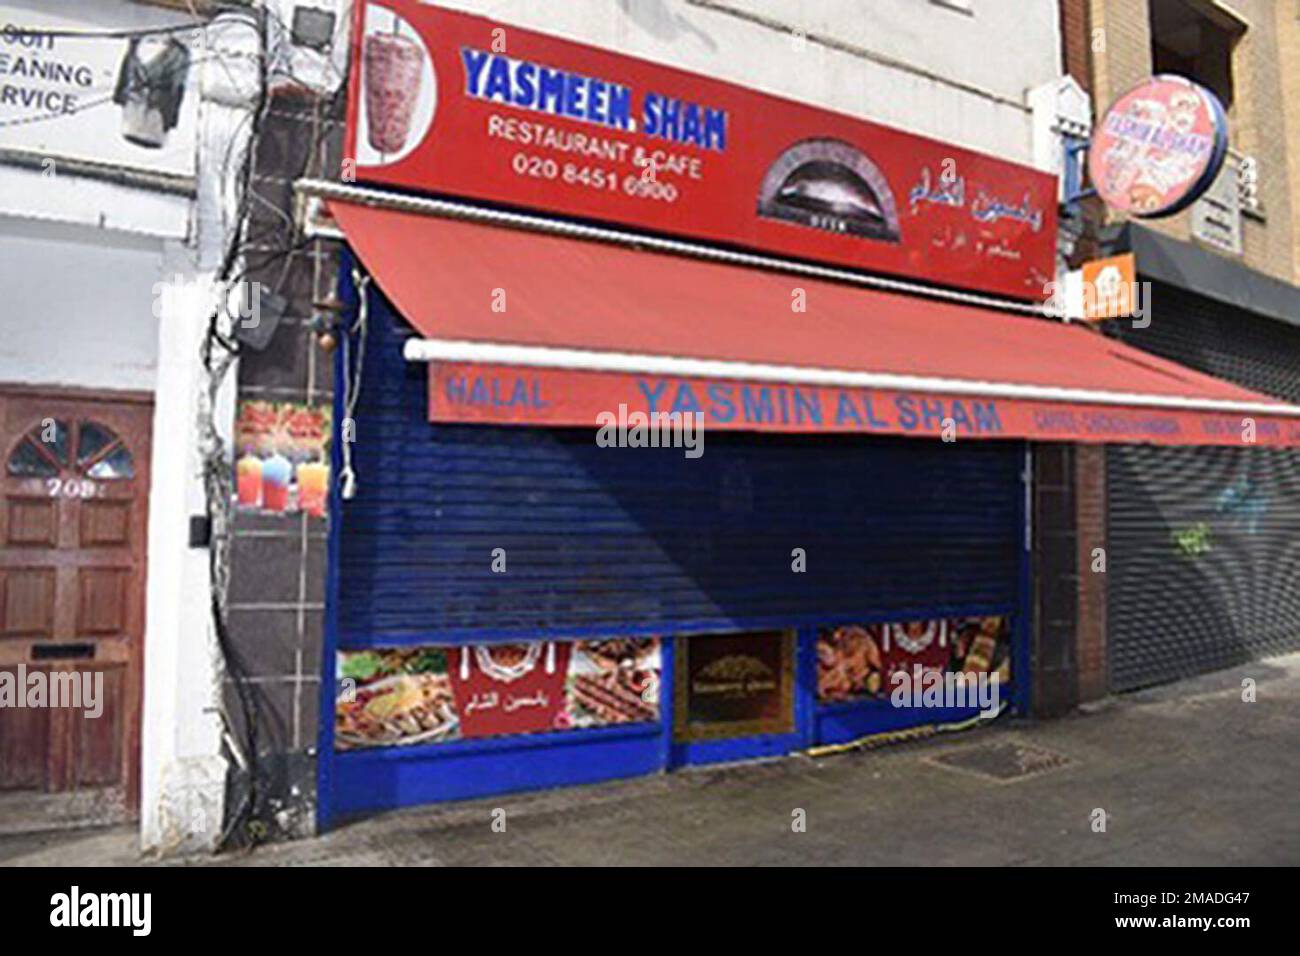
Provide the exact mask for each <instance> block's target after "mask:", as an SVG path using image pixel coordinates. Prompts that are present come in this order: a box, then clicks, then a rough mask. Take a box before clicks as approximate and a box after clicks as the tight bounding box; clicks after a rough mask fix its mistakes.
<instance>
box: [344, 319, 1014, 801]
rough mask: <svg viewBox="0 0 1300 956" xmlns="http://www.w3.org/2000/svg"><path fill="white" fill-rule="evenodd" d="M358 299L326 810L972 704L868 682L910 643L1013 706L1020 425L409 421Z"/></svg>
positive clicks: (375, 323)
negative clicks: (958, 429) (758, 428)
mask: <svg viewBox="0 0 1300 956" xmlns="http://www.w3.org/2000/svg"><path fill="white" fill-rule="evenodd" d="M374 306H377V307H372V309H371V311H370V314H369V317H368V321H369V323H370V325H369V329H370V331H369V333H368V340H367V343H366V352H367V358H366V362H365V371H364V375H363V378H362V381H361V382H360V400H359V402H358V404H357V406H356V409H355V411H354V414H355V420H356V427H357V429H358V433H359V434H367V435H368V436H369V439H368V440H367V441H358V442H357V445H356V449H355V458H354V467H355V468H356V472H357V475H358V487H359V490H358V493H357V496H356V498H354V499H353V500H352V501H351V502H342V503H341V509H342V510H341V514H342V516H343V517H342V520H340V521H339V522H338V528H339V534H338V539H337V541H334V542H332V545H331V546H332V548H333V549H335V552H334V553H335V554H336V560H337V576H336V579H335V583H334V585H333V587H332V589H331V595H332V596H333V597H334V600H336V601H337V604H336V605H335V607H336V608H337V616H336V617H332V618H331V620H332V621H333V622H334V623H335V626H336V631H335V634H334V640H335V642H336V643H335V645H334V646H335V647H336V649H337V650H336V657H335V660H336V662H337V665H336V666H337V670H336V672H335V675H334V677H335V686H337V687H342V688H343V689H344V696H345V697H346V696H348V694H347V692H349V691H354V693H352V694H351V695H350V699H344V700H342V702H340V698H339V697H335V698H334V699H331V700H327V701H326V703H327V704H328V705H329V707H330V714H329V716H330V725H331V726H332V731H333V740H332V744H333V748H334V756H333V771H332V785H333V787H334V790H333V796H334V799H335V801H336V803H335V805H334V808H333V809H334V811H335V812H337V813H340V814H346V813H348V812H355V811H358V810H368V809H374V808H377V807H383V806H392V805H396V804H403V803H412V802H426V801H429V800H441V799H456V798H463V797H469V796H478V795H482V794H485V793H492V792H500V791H503V790H517V789H530V788H536V787H545V786H556V785H560V784H572V783H581V782H590V781H593V780H600V779H608V778H611V777H620V776H629V775H634V774H641V773H650V772H655V771H659V770H664V769H670V768H672V767H676V766H681V765H684V764H692V763H702V762H704V763H707V762H718V761H727V760H739V759H750V758H756V757H765V756H774V755H780V754H786V753H790V752H792V751H795V750H802V749H806V748H808V747H811V746H815V745H818V744H830V743H840V742H845V741H849V740H853V739H856V738H859V737H863V736H866V735H869V734H875V733H885V732H888V731H891V730H898V729H901V728H904V727H907V726H914V725H917V724H922V723H925V724H934V723H944V722H953V721H960V720H967V719H970V718H972V717H974V716H975V715H977V714H978V713H979V712H980V709H981V704H980V702H979V701H978V700H977V699H976V694H975V689H974V687H973V686H972V688H971V700H970V703H969V705H968V706H960V707H953V708H940V709H935V708H933V707H931V708H929V709H921V708H919V707H918V708H914V709H910V710H909V709H905V708H899V707H895V706H892V705H891V703H890V700H889V692H890V689H891V686H892V685H891V683H890V678H891V677H892V675H893V674H894V673H895V672H896V671H899V670H903V671H908V672H910V670H911V668H912V667H913V666H914V665H920V666H921V667H922V668H923V669H924V670H925V671H927V672H928V671H932V670H936V669H937V670H946V671H951V672H954V673H961V672H964V671H966V670H970V671H972V672H974V671H976V670H978V671H980V672H989V671H992V672H996V673H998V674H999V675H1000V679H1001V695H1000V697H999V699H998V701H997V702H994V703H993V704H992V705H991V706H992V707H994V708H996V707H997V706H998V703H1000V704H1001V705H1002V706H1004V707H1014V708H1016V709H1017V710H1019V711H1021V712H1023V711H1024V708H1025V705H1026V700H1025V697H1024V691H1023V688H1024V686H1025V685H1024V683H1023V682H1021V683H1019V684H1017V683H1016V682H1015V681H1014V677H1013V675H1014V674H1015V673H1017V672H1019V673H1025V672H1026V669H1027V666H1028V665H1027V659H1026V654H1025V647H1026V644H1025V640H1026V631H1025V627H1026V617H1025V614H1024V611H1023V608H1024V600H1023V588H1024V583H1025V577H1024V574H1025V567H1024V562H1025V560H1026V554H1025V551H1024V532H1023V523H1024V515H1023V503H1024V501H1025V494H1024V487H1023V484H1022V476H1023V473H1024V468H1025V455H1026V453H1027V452H1026V446H1025V445H1024V444H1023V443H1021V442H1014V441H1008V442H970V443H967V445H966V446H965V447H961V448H957V449H952V448H950V447H949V446H946V445H944V444H942V443H941V442H939V441H925V442H922V441H917V440H914V439H905V438H883V437H870V436H865V435H842V436H826V435H807V434H788V433H787V434H762V433H756V432H744V431H738V432H727V433H719V434H718V435H716V436H713V435H710V436H709V437H708V438H706V451H705V454H704V455H702V456H701V457H700V458H699V459H696V460H691V459H687V458H685V457H684V456H683V454H682V451H681V449H680V448H645V449H609V448H602V447H599V446H598V445H597V444H596V443H595V442H594V441H593V431H592V429H590V428H587V429H582V428H569V427H557V428H550V427H534V426H518V425H513V426H512V425H481V424H441V425H440V424H431V423H430V422H429V421H428V418H427V415H426V410H425V409H426V404H427V391H428V380H427V371H426V369H425V368H424V366H422V365H420V364H413V363H411V362H408V361H407V360H406V359H404V358H403V357H402V346H403V344H404V342H405V340H406V339H407V338H408V337H409V334H410V332H409V326H407V324H406V322H405V320H404V319H402V317H400V316H398V315H396V314H394V313H393V312H391V310H389V309H388V308H387V307H386V305H384V304H383V303H382V300H378V299H377V301H376V302H375V303H374ZM918 484H920V485H921V487H918ZM801 563H805V564H807V565H809V566H811V570H812V573H808V572H806V571H803V570H801V569H800V565H801ZM349 679H351V680H352V681H353V684H347V683H345V682H346V681H348V680H349ZM394 686H397V687H403V688H414V687H420V686H422V687H426V688H432V689H433V693H435V694H436V696H435V697H434V699H433V701H432V703H431V704H426V705H424V710H423V712H420V711H419V710H418V709H417V710H416V716H415V720H414V721H412V720H411V718H410V717H409V716H408V715H403V714H394V715H393V716H391V717H389V716H386V715H385V714H384V712H383V710H382V707H383V705H382V704H381V705H380V707H378V708H377V707H376V706H375V705H374V703H373V702H374V701H375V699H376V698H377V697H378V698H384V697H388V698H390V699H391V698H392V697H393V696H394V695H393V692H392V688H393V687H394ZM403 692H404V691H403ZM522 700H527V701H529V703H528V705H526V706H525V705H521V706H520V707H519V709H517V710H510V708H511V704H512V703H513V702H516V701H522ZM541 700H544V701H545V703H544V704H540V703H538V702H539V701H541ZM393 703H396V701H394V702H393ZM983 709H984V710H985V711H988V710H989V709H990V702H989V701H987V700H986V701H985V702H984V704H983ZM323 719H324V717H323Z"/></svg>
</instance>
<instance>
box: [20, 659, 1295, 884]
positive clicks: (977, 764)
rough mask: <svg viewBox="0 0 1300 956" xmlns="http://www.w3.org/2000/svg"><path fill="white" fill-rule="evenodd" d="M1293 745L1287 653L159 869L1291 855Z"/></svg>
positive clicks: (1211, 859)
mask: <svg viewBox="0 0 1300 956" xmlns="http://www.w3.org/2000/svg"><path fill="white" fill-rule="evenodd" d="M1246 677H1249V678H1252V679H1254V680H1255V681H1256V689H1257V700H1256V701H1255V702H1253V703H1247V702H1244V701H1243V700H1242V680H1243V678H1246ZM1298 740H1300V655H1289V656H1286V657H1277V658H1272V659H1269V660H1265V661H1258V662H1255V663H1253V664H1249V665H1246V666H1243V667H1240V668H1236V669H1233V670H1228V671H1220V672H1218V673H1215V674H1211V675H1206V676H1202V677H1198V678H1195V679H1192V680H1188V681H1183V682H1181V683H1177V684H1171V685H1166V686H1164V687H1160V688H1155V689H1152V690H1148V691H1141V692H1138V693H1134V694H1127V695H1124V696H1121V697H1114V698H1110V699H1108V700H1106V701H1103V702H1101V703H1100V704H1095V705H1091V706H1088V707H1086V708H1084V709H1082V710H1081V711H1079V712H1078V713H1076V714H1073V715H1071V716H1069V717H1066V718H1062V719H1059V720H1051V721H1007V720H1000V721H998V722H996V723H994V724H991V725H987V726H982V727H980V728H978V729H975V730H971V731H965V732H961V733H958V734H951V735H942V736H937V737H932V738H929V739H927V740H922V741H915V742H911V743H905V744H897V745H892V746H889V747H885V748H880V749H874V750H858V751H853V752H849V753H844V754H839V755H835V756H828V757H818V758H812V757H807V756H795V757H788V758H783V759H779V760H773V761H767V762H761V763H748V764H740V765H730V766H725V767H714V768H708V769H693V770H686V771H678V772H676V773H672V774H664V775H659V776H654V777H648V778H639V779H636V780H629V781H620V782H614V783H606V784H599V785H595V786H588V787H575V788H570V789H565V790H555V791H548V792H543V793H537V794H525V795H519V796H512V797H494V798H490V799H485V800H475V801H465V802H460V803H455V804H443V805H438V806H431V807H420V808H413V809H407V810H400V811H394V812H391V813H385V814H381V815H377V816H375V817H371V818H369V819H366V820H363V821H360V822H356V823H352V824H348V825H345V826H342V827H340V828H339V829H337V830H335V831H333V832H331V833H329V834H326V835H325V836H323V837H320V838H316V839H311V840H302V841H298V842H293V843H284V844H278V845H273V846H264V847H260V848H258V849H257V850H255V851H254V852H252V853H248V854H244V853H240V854H227V855H223V856H218V857H191V858H186V859H181V860H175V859H172V860H167V861H162V865H173V866H175V865H180V866H358V865H359V866H442V865H587V864H613V865H630V864H633V865H634V864H640V865H667V864H690V865H765V864H793V865H801V864H821V865H836V864H856V865H868V866H870V865H886V864H894V865H898V864H902V865H935V864H938V865H956V864H975V865H1031V866H1033V865H1102V866H1110V865H1119V866H1123V865H1139V864H1140V865H1175V866H1180V865H1188V866H1190V865H1195V866H1214V865H1243V864H1266V865H1269V864H1272V865H1278V864H1285V865H1295V864H1297V863H1300V813H1297V812H1296V794H1297V793H1300V747H1298V746H1297V741H1298ZM498 808H500V809H503V810H505V821H506V828H505V832H496V831H495V830H494V829H493V827H492V821H493V817H494V814H493V811H494V810H496V809H498ZM799 810H802V811H804V818H805V819H806V830H805V831H804V832H795V830H794V827H793V826H792V822H793V821H794V820H795V819H796V811H799ZM1098 810H1104V811H1105V831H1104V832H1098V831H1097V830H1095V829H1094V821H1095V820H1096V819H1098V818H1099V817H1098V815H1097V813H1096V811H1098ZM497 816H498V817H499V814H498V815H497ZM141 863H144V864H148V865H159V861H152V860H142V859H141V857H140V855H139V853H138V850H137V844H136V833H135V830H134V829H133V828H115V829H105V830H88V831H80V832H71V833H69V832H61V833H46V834H33V835H23V836H9V837H0V865H2V866H50V865H70V866H98V865H102V866H114V865H137V864H141Z"/></svg>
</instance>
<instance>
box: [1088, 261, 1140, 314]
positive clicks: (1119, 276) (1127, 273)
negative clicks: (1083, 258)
mask: <svg viewBox="0 0 1300 956" xmlns="http://www.w3.org/2000/svg"><path fill="white" fill-rule="evenodd" d="M1082 272H1083V317H1084V318H1085V319H1088V320H1098V319H1119V318H1123V317H1124V316H1128V315H1132V314H1133V311H1134V310H1135V309H1136V308H1137V306H1138V301H1137V294H1138V290H1137V263H1136V260H1135V259H1134V256H1133V253H1131V252H1126V253H1124V254H1123V255H1120V256H1111V257H1110V258H1108V259H1094V260H1093V261H1091V262H1085V263H1084V264H1083V270H1082Z"/></svg>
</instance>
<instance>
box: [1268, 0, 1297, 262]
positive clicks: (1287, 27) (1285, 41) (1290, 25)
mask: <svg viewBox="0 0 1300 956" xmlns="http://www.w3.org/2000/svg"><path fill="white" fill-rule="evenodd" d="M1274 12H1275V21H1274V22H1275V25H1276V30H1277V51H1278V63H1279V69H1278V72H1279V75H1280V77H1281V83H1282V92H1281V96H1280V97H1279V102H1280V104H1281V107H1282V108H1281V110H1280V111H1279V121H1280V123H1281V124H1282V132H1281V139H1282V141H1283V142H1285V143H1288V144H1290V148H1289V149H1287V150H1286V172H1287V185H1286V190H1287V196H1288V199H1289V201H1290V205H1291V228H1292V230H1293V231H1294V232H1295V233H1300V0H1278V3H1277V8H1276V10H1275V11H1274ZM1279 172H1280V171H1279ZM1291 269H1292V275H1293V276H1294V281H1296V282H1300V235H1297V237H1296V241H1293V242H1292V243H1291Z"/></svg>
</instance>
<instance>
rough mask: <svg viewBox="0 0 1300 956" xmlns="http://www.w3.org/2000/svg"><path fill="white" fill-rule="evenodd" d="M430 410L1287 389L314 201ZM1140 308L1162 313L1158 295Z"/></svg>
mask: <svg viewBox="0 0 1300 956" xmlns="http://www.w3.org/2000/svg"><path fill="white" fill-rule="evenodd" d="M330 207H331V210H332V212H333V213H334V216H335V218H336V219H337V221H338V223H339V225H340V226H341V227H342V229H343V232H344V233H345V235H346V236H347V239H348V242H349V243H350V244H351V246H352V248H353V250H354V251H355V252H356V254H357V256H358V257H359V258H360V260H361V262H362V263H363V264H364V266H365V268H366V269H367V270H368V271H369V272H370V274H371V275H373V276H374V278H375V281H376V282H377V283H378V285H379V286H380V288H381V289H382V290H383V291H384V293H385V294H386V295H387V297H388V299H389V300H390V301H391V302H392V304H393V305H394V306H395V307H396V308H397V309H398V310H399V311H400V312H401V313H402V315H403V316H404V317H405V318H406V319H407V320H408V321H409V322H410V323H411V324H412V325H413V326H414V327H415V329H416V330H417V331H418V332H419V333H420V335H421V336H423V339H419V340H413V341H412V342H410V343H408V348H407V356H408V358H411V359H413V360H424V361H428V362H430V363H431V364H430V393H429V412H430V417H431V418H432V419H433V420H435V421H443V422H484V423H497V424H503V423H505V424H540V425H575V426H594V425H596V424H597V415H599V414H601V413H605V412H612V413H614V414H615V415H617V414H619V411H620V406H626V413H628V414H631V413H634V412H638V411H640V412H700V413H702V414H703V415H704V416H705V418H704V421H705V424H706V426H708V427H711V428H726V429H748V430H760V431H801V432H819V431H824V432H844V431H856V432H876V433H882V434H903V435H935V436H937V435H941V434H943V433H944V428H945V423H947V426H948V428H949V429H950V430H952V431H954V432H955V436H956V437H957V438H959V439H960V438H963V437H975V438H1032V439H1040V440H1057V441H1084V442H1147V443H1154V444H1165V445H1236V444H1242V443H1243V442H1249V441H1252V440H1253V441H1254V442H1255V443H1257V444H1260V445H1300V408H1298V407H1296V406H1291V405H1287V404H1284V403H1282V402H1279V401H1277V400H1275V399H1271V398H1268V397H1266V396H1263V395H1260V394H1257V393H1255V392H1251V391H1248V390H1246V389H1243V388H1239V387H1237V386H1235V385H1232V384H1230V383H1228V382H1224V381H1221V380H1219V379H1215V378H1212V377H1210V376H1208V375H1203V374H1201V373H1199V372H1195V371H1192V370H1190V369H1187V368H1184V367H1182V366H1179V365H1176V364H1174V363H1172V362H1168V361H1165V360H1163V359H1160V358H1157V357H1156V356H1153V355H1150V354H1148V353H1145V352H1141V351H1139V350H1137V349H1134V348H1131V347H1129V346H1126V345H1123V344H1121V343H1119V342H1116V341H1114V340H1111V339H1108V338H1105V337H1104V336H1102V335H1100V334H1098V333H1097V332H1095V331H1093V330H1091V329H1086V328H1080V327H1077V326H1070V325H1065V324H1062V323H1060V322H1055V321H1049V320H1046V319H1044V318H1040V317H1036V316H1019V315H1015V314H1010V313H1007V312H998V311H992V310H988V309H983V308H977V307H974V306H968V305H959V304H953V303H950V302H945V301H937V300H933V299H927V298H920V297H915V296H909V295H903V294H898V293H890V292H881V291H877V290H874V289H867V288H863V287H859V286H854V285H850V284H844V283H839V282H834V281H825V280H821V279H814V278H810V277H807V276H804V275H799V274H794V273H782V272H776V271H768V270H760V269H755V268H747V267H743V266H737V265H731V264H722V263H718V262H712V261H705V260H702V259H698V258H689V257H683V256H677V255H672V254H668V253H663V252H651V251H645V250H638V249H635V248H631V247H627V246H621V245H615V244H609V243H604V242H596V241H587V240H582V239H571V238H566V237H560V236H555V235H546V234H541V233H538V232H533V231H526V230H521V229H513V228H505V227H501V226H496V225H487V224H482V223H477V222H468V221H463V220H456V219H448V218H441V217H434V216H428V215H422V214H418V213H411V212H403V211H396V210H392V209H380V208H373V207H369V206H365V205H361V204H357V203H349V202H341V201H333V202H331V203H330ZM1155 321H1165V322H1176V321H1178V317H1177V316H1176V315H1171V316H1159V317H1156V318H1155Z"/></svg>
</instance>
